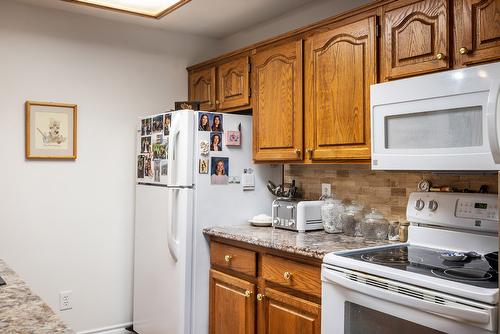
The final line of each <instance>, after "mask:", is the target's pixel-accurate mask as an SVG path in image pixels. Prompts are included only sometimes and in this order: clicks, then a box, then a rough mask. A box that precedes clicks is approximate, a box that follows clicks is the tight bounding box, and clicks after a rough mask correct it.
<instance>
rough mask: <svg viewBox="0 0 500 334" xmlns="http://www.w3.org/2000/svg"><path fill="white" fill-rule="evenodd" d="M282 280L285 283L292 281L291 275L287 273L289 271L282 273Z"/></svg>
mask: <svg viewBox="0 0 500 334" xmlns="http://www.w3.org/2000/svg"><path fill="white" fill-rule="evenodd" d="M283 278H284V279H286V280H287V281H289V280H291V279H292V273H291V272H289V271H285V272H284V273H283Z"/></svg>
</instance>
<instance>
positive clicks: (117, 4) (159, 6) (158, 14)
mask: <svg viewBox="0 0 500 334" xmlns="http://www.w3.org/2000/svg"><path fill="white" fill-rule="evenodd" d="M63 1H66V2H71V3H76V4H80V5H87V6H91V7H95V8H100V9H109V10H114V11H117V12H121V13H127V14H134V15H139V16H144V17H149V18H153V19H160V18H162V17H163V16H165V15H167V14H169V13H171V12H173V11H174V10H176V9H178V8H179V7H181V6H183V5H185V4H186V3H188V2H189V1H191V0H63Z"/></svg>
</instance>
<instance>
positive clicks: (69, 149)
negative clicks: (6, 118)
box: [25, 101, 77, 160]
mask: <svg viewBox="0 0 500 334" xmlns="http://www.w3.org/2000/svg"><path fill="white" fill-rule="evenodd" d="M25 107H26V159H73V160H74V159H76V137H77V136H76V125H77V119H76V114H77V107H76V105H75V104H65V103H52V102H33V101H27V102H26V105H25Z"/></svg>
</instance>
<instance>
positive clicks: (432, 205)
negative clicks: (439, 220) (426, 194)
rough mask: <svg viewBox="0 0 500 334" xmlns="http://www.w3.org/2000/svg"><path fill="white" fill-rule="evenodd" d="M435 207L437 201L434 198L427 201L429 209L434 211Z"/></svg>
mask: <svg viewBox="0 0 500 334" xmlns="http://www.w3.org/2000/svg"><path fill="white" fill-rule="evenodd" d="M437 208H438V202H436V201H435V200H432V201H430V202H429V210H431V211H436V210H437Z"/></svg>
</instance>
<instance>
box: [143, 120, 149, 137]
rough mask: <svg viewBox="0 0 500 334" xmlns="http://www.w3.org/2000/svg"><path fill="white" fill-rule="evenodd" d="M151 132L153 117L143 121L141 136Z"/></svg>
mask: <svg viewBox="0 0 500 334" xmlns="http://www.w3.org/2000/svg"><path fill="white" fill-rule="evenodd" d="M150 134H151V118H146V119H143V120H142V121H141V136H149V135H150Z"/></svg>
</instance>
